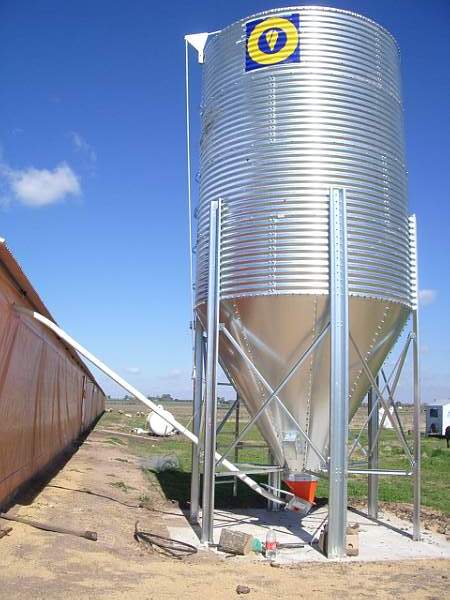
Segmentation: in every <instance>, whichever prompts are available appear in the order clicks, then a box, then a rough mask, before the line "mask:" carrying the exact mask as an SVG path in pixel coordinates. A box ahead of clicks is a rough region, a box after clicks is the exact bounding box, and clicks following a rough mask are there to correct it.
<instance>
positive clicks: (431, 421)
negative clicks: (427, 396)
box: [425, 403, 450, 436]
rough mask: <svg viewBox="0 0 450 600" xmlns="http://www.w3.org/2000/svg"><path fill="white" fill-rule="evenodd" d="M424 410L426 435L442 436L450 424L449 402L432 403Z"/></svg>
mask: <svg viewBox="0 0 450 600" xmlns="http://www.w3.org/2000/svg"><path fill="white" fill-rule="evenodd" d="M425 410H426V417H427V425H426V432H427V435H436V436H444V435H445V430H446V429H447V427H448V426H450V403H448V404H433V405H431V406H427V407H426V408H425Z"/></svg>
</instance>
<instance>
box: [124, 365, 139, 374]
mask: <svg viewBox="0 0 450 600" xmlns="http://www.w3.org/2000/svg"><path fill="white" fill-rule="evenodd" d="M125 371H126V372H127V373H132V374H133V375H138V374H139V373H140V372H141V370H140V368H139V367H125Z"/></svg>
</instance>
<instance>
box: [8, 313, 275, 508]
mask: <svg viewBox="0 0 450 600" xmlns="http://www.w3.org/2000/svg"><path fill="white" fill-rule="evenodd" d="M15 309H16V310H17V312H19V313H22V314H24V315H27V316H29V317H31V318H33V319H35V320H36V321H39V322H40V323H42V324H43V325H45V326H46V327H48V328H49V329H51V330H52V331H53V333H55V334H56V335H57V336H58V337H59V338H61V339H62V340H64V341H65V342H66V343H67V344H69V346H72V348H74V349H75V350H76V351H77V352H79V354H81V355H82V356H84V357H85V358H86V359H87V360H88V361H89V362H91V363H92V364H93V365H95V366H96V367H97V368H98V369H100V371H103V373H105V375H108V377H110V378H111V379H112V380H114V381H115V382H116V383H118V384H119V385H120V386H121V387H123V388H124V389H125V390H127V392H129V393H130V394H131V395H132V396H134V397H135V398H137V399H138V400H140V401H141V402H142V403H143V404H145V405H146V406H148V408H150V409H151V410H152V411H153V412H155V413H156V414H157V415H159V416H160V417H161V418H162V419H163V420H164V421H166V422H167V423H169V424H170V425H172V427H174V428H175V429H176V430H177V431H179V432H180V433H182V434H183V435H184V436H186V437H187V438H188V439H189V440H190V441H191V442H192V443H193V444H195V445H196V446H198V445H199V441H198V437H197V436H196V435H194V434H193V433H192V431H190V430H189V429H187V428H186V427H184V425H182V424H181V423H179V422H178V421H177V420H176V419H175V418H174V417H173V415H171V414H170V413H169V414H167V413H166V411H165V410H164V409H163V410H161V409H160V408H159V407H158V406H157V405H156V404H154V403H153V402H152V401H151V400H149V399H148V398H147V397H146V396H144V394H142V393H141V392H140V391H139V390H137V389H136V388H135V387H134V386H132V385H131V384H130V383H128V382H127V381H125V379H123V377H121V376H120V375H118V374H117V373H115V372H114V371H113V370H112V369H110V368H109V367H108V366H107V365H105V363H103V362H102V361H101V360H99V359H98V358H97V357H95V356H94V355H93V354H91V352H89V350H86V348H84V347H83V346H82V345H81V344H79V343H78V342H77V341H76V340H74V339H73V338H72V337H70V335H68V334H67V333H66V332H65V331H63V330H62V329H61V327H58V325H56V323H53V321H50V319H47V318H46V317H44V316H43V315H41V314H40V313H38V312H35V311H33V310H29V309H28V308H24V307H23V306H17V305H15ZM215 456H216V460H220V459H221V458H222V456H221V454H219V453H218V452H216V455H215ZM222 464H223V466H224V467H225V468H226V469H228V471H230V472H231V473H233V474H235V475H236V476H237V477H239V479H240V480H241V481H243V482H244V483H245V484H247V485H248V486H249V487H250V488H251V489H252V490H253V491H255V492H256V493H257V494H260V495H261V496H264V498H267V499H268V500H271V501H272V502H276V503H277V504H286V502H285V501H284V500H281V499H280V498H277V497H276V496H274V495H273V494H271V493H270V492H269V491H267V490H265V489H264V488H262V487H261V486H260V485H259V484H258V483H257V482H256V481H255V480H254V479H252V478H251V477H248V475H246V474H245V473H242V471H240V470H239V469H238V468H237V467H236V465H234V464H233V463H231V462H230V461H229V460H227V459H224V460H223V461H222Z"/></svg>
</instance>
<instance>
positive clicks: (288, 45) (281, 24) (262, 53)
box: [245, 13, 300, 71]
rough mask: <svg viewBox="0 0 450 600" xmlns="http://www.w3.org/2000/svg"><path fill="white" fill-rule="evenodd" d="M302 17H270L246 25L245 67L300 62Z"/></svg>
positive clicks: (294, 15) (252, 68) (250, 68)
mask: <svg viewBox="0 0 450 600" xmlns="http://www.w3.org/2000/svg"><path fill="white" fill-rule="evenodd" d="M299 26H300V17H299V14H298V13H294V14H292V15H289V16H286V17H267V18H265V19H257V20H256V21H250V22H249V23H247V24H246V47H245V70H246V71H254V70H255V69H260V68H261V67H268V66H270V65H280V64H286V63H295V62H300V39H299Z"/></svg>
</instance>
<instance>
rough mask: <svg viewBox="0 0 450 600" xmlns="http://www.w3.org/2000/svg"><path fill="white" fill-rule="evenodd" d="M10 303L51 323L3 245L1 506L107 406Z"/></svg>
mask: <svg viewBox="0 0 450 600" xmlns="http://www.w3.org/2000/svg"><path fill="white" fill-rule="evenodd" d="M14 304H19V305H20V306H25V307H26V308H32V309H34V310H37V311H38V312H40V313H41V314H45V316H47V317H48V318H52V317H51V315H50V313H49V312H48V310H47V309H46V307H45V306H44V304H43V303H42V301H41V300H40V298H39V296H38V294H37V293H36V291H35V290H34V289H33V287H32V286H31V284H30V282H29V281H28V279H27V278H26V276H25V275H24V273H23V272H22V270H21V269H20V266H19V265H18V264H17V262H16V261H15V259H14V258H13V256H12V254H11V253H10V252H9V251H8V249H7V248H6V246H5V244H4V242H0V503H1V502H3V501H4V500H5V499H7V498H8V497H10V496H11V495H12V494H13V493H14V492H15V490H16V489H17V488H18V487H19V486H20V485H21V484H23V483H24V482H26V481H27V480H28V479H29V478H30V477H32V476H33V475H35V474H36V473H37V472H38V471H39V470H40V469H42V468H43V467H45V466H46V465H47V464H48V463H49V462H51V460H52V459H53V458H55V457H56V456H57V455H58V454H59V453H60V452H61V451H62V450H63V449H64V448H65V447H66V446H68V445H69V444H70V443H71V442H72V441H73V440H75V439H76V438H77V437H78V436H79V435H80V433H82V432H83V431H85V430H86V429H88V428H89V427H90V425H91V424H92V423H93V421H94V420H95V419H96V418H97V417H98V415H100V414H101V413H102V412H103V410H104V403H105V395H104V393H103V391H102V389H101V388H100V387H99V386H98V384H97V383H96V381H95V379H94V377H93V376H92V374H91V373H90V371H89V370H88V368H87V367H86V365H85V364H84V363H83V362H82V361H81V360H80V358H79V357H78V355H77V354H76V353H75V352H74V351H73V350H71V349H70V348H68V347H67V346H65V345H64V344H63V342H62V341H61V340H59V339H58V338H57V337H56V336H55V335H54V334H53V333H52V332H51V331H49V330H48V329H47V328H46V327H44V326H43V325H40V324H39V323H38V322H36V321H31V320H30V319H29V318H28V317H26V316H24V315H19V313H18V312H16V311H15V310H14ZM52 320H53V319H52Z"/></svg>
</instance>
